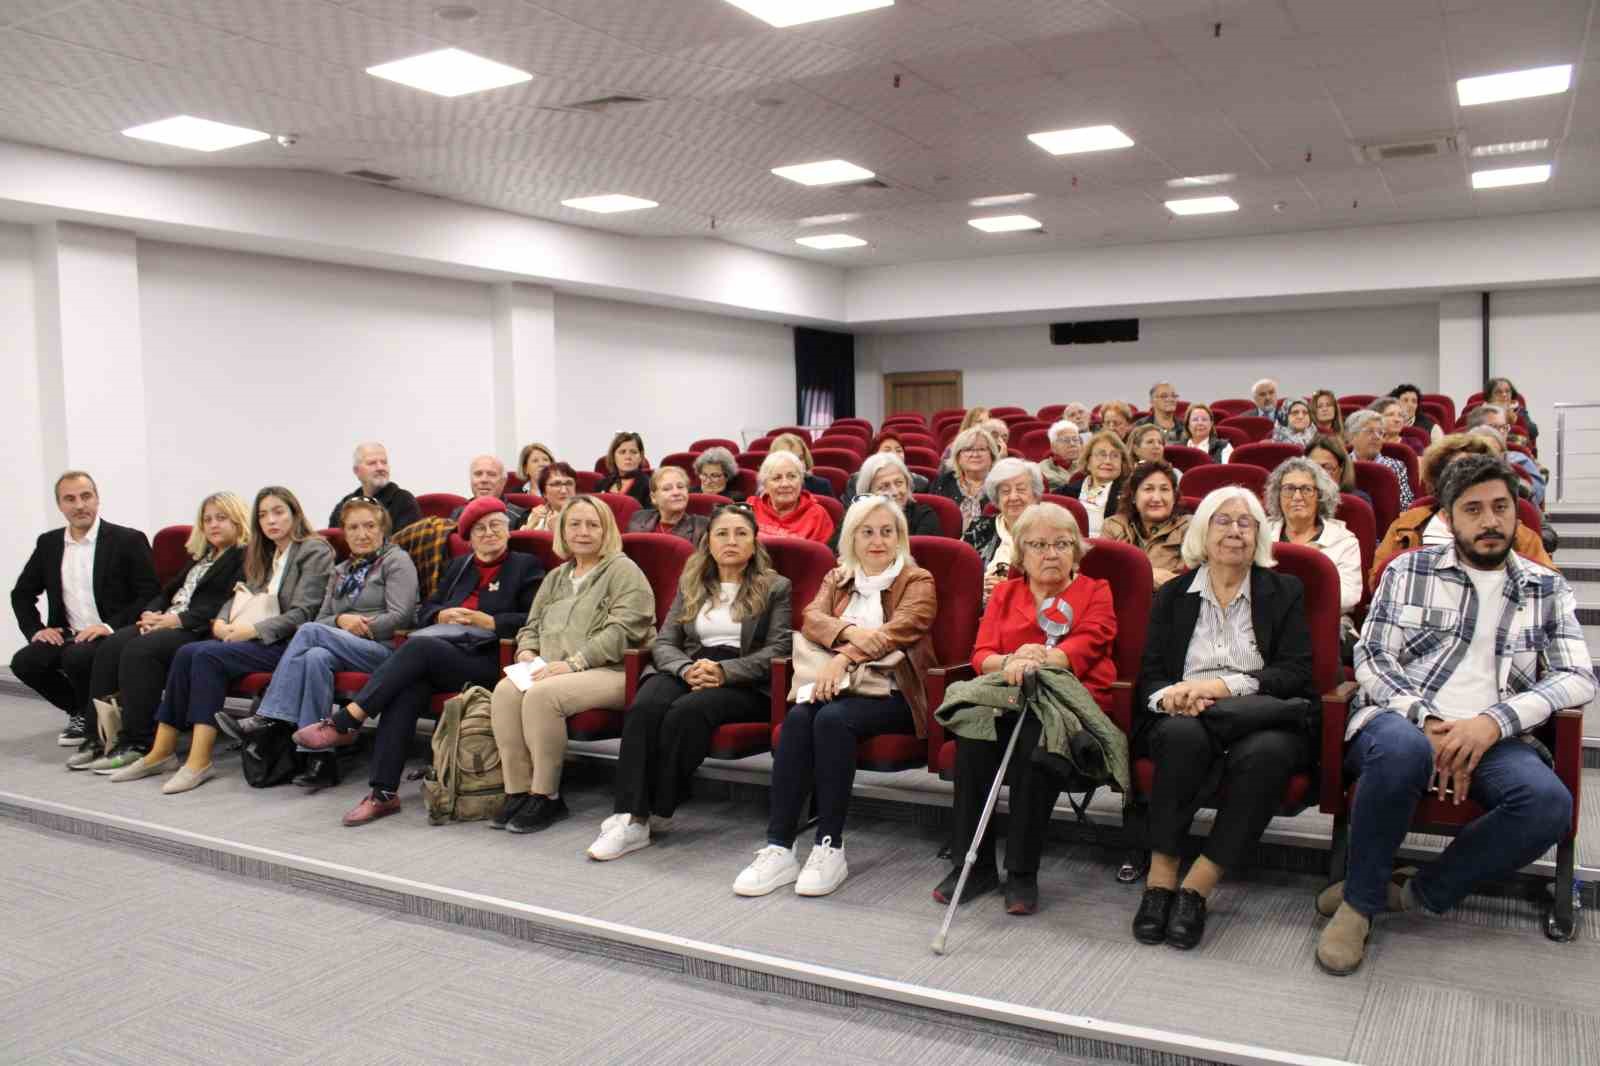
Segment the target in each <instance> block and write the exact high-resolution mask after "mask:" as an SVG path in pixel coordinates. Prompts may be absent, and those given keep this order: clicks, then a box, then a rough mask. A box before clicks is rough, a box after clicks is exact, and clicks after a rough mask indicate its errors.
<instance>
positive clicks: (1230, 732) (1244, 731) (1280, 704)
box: [1199, 693, 1318, 749]
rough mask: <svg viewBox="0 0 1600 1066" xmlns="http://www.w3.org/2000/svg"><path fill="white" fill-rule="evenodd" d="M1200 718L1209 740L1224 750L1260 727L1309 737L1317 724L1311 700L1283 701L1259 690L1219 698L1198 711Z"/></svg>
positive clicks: (1259, 729) (1298, 698)
mask: <svg viewBox="0 0 1600 1066" xmlns="http://www.w3.org/2000/svg"><path fill="white" fill-rule="evenodd" d="M1199 721H1200V724H1201V725H1203V726H1205V728H1206V732H1207V733H1209V734H1210V735H1211V740H1212V742H1213V743H1215V744H1216V745H1217V746H1218V747H1221V748H1224V749H1226V748H1229V747H1232V746H1233V745H1234V744H1235V743H1237V742H1238V741H1239V740H1241V739H1242V738H1244V737H1247V736H1249V735H1250V734H1251V733H1259V732H1261V730H1263V729H1283V730H1288V731H1289V732H1292V733H1303V734H1305V735H1306V736H1308V737H1309V736H1312V734H1313V733H1314V732H1315V731H1316V726H1317V724H1318V722H1317V716H1316V711H1315V708H1313V707H1312V705H1311V701H1310V700H1307V699H1302V698H1300V697H1295V698H1294V699H1287V700H1285V699H1279V698H1278V697H1277V696H1263V695H1261V694H1260V693H1257V694H1256V695H1254V696H1228V697H1225V698H1223V699H1220V700H1218V701H1217V702H1215V703H1213V704H1212V705H1211V706H1209V707H1207V708H1206V709H1205V710H1204V711H1202V712H1201V713H1200V716H1199Z"/></svg>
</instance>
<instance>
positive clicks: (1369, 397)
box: [1339, 392, 1377, 407]
mask: <svg viewBox="0 0 1600 1066" xmlns="http://www.w3.org/2000/svg"><path fill="white" fill-rule="evenodd" d="M1376 399H1377V397H1376V396H1375V395H1373V394H1372V393H1370V392H1352V393H1348V394H1346V395H1344V396H1341V397H1339V402H1340V403H1358V404H1360V405H1361V406H1363V407H1365V406H1366V405H1367V404H1369V403H1371V402H1372V401H1373V400H1376Z"/></svg>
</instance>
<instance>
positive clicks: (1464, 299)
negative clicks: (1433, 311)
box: [1439, 292, 1483, 413]
mask: <svg viewBox="0 0 1600 1066" xmlns="http://www.w3.org/2000/svg"><path fill="white" fill-rule="evenodd" d="M1482 388H1483V297H1482V296H1481V295H1480V294H1479V293H1475V292H1453V293H1450V294H1449V295H1447V296H1443V297H1441V298H1440V300H1439V391H1440V392H1442V393H1444V394H1445V395H1446V396H1449V397H1451V398H1452V399H1454V400H1455V401H1456V407H1457V410H1458V413H1459V409H1460V406H1461V405H1462V404H1463V403H1465V402H1466V399H1467V397H1468V396H1471V395H1472V394H1473V393H1475V392H1477V391H1479V390H1480V389H1482Z"/></svg>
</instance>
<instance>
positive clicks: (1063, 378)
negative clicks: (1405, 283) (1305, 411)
mask: <svg viewBox="0 0 1600 1066" xmlns="http://www.w3.org/2000/svg"><path fill="white" fill-rule="evenodd" d="M1438 337H1439V313H1438V308H1437V306H1436V305H1434V304H1427V305H1416V306H1404V307H1374V308H1362V309H1356V310H1342V311H1292V312H1280V313H1271V314H1237V315H1196V316H1183V317H1175V318H1146V319H1143V320H1142V321H1141V322H1140V323H1139V340H1138V341H1137V342H1135V343H1131V344H1103V345H1071V346H1061V347H1057V346H1055V345H1052V344H1051V343H1050V328H1049V326H1047V325H1044V324H1039V325H1031V326H1007V327H1001V328H992V329H971V330H951V331H945V332H935V333H890V334H874V335H868V336H864V337H858V338H857V340H856V345H857V350H858V351H860V350H861V349H862V348H865V349H867V356H866V359H865V362H867V363H868V364H869V365H873V364H875V365H876V367H877V369H878V370H879V371H880V372H881V373H896V372H904V371H913V370H962V371H964V373H963V379H962V380H963V385H964V390H965V396H964V399H965V402H966V403H967V404H969V405H971V404H986V405H995V404H1016V405H1019V406H1022V407H1026V408H1028V409H1030V410H1036V409H1038V408H1039V407H1042V406H1044V405H1045V404H1047V403H1065V402H1067V401H1069V400H1082V401H1083V402H1085V403H1089V404H1091V405H1092V404H1094V403H1097V402H1099V401H1102V400H1108V399H1125V400H1129V401H1133V400H1138V401H1140V402H1141V403H1143V402H1144V401H1145V397H1146V395H1147V394H1148V390H1149V387H1150V385H1151V383H1153V382H1155V381H1160V380H1166V381H1171V382H1173V383H1174V384H1175V385H1177V387H1178V393H1179V395H1180V396H1183V397H1185V398H1188V399H1204V400H1215V399H1221V398H1223V397H1233V396H1238V397H1248V396H1249V394H1250V391H1249V390H1250V385H1251V383H1252V382H1254V381H1255V380H1256V379H1258V378H1261V377H1269V376H1270V377H1276V378H1277V379H1278V380H1279V382H1280V383H1281V386H1282V391H1281V394H1282V395H1296V394H1298V395H1304V394H1306V393H1309V392H1310V391H1311V390H1313V389H1316V388H1320V387H1324V386H1326V387H1327V388H1331V389H1333V390H1334V391H1335V392H1339V393H1345V392H1373V391H1377V389H1378V386H1380V385H1381V386H1384V387H1386V388H1387V387H1392V386H1393V385H1395V384H1398V383H1400V382H1402V381H1413V382H1416V383H1417V384H1418V385H1421V386H1422V387H1423V388H1424V389H1425V390H1428V391H1432V389H1433V388H1434V385H1435V384H1436V382H1437V379H1438V353H1439V348H1438ZM880 380H881V379H880ZM858 385H859V383H858ZM869 399H870V401H871V402H872V404H874V405H880V404H881V398H880V397H879V396H876V395H875V396H872V397H869ZM863 406H865V405H863Z"/></svg>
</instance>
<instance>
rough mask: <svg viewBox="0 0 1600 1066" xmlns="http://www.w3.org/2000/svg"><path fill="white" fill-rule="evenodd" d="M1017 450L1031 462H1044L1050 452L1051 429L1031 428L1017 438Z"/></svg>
mask: <svg viewBox="0 0 1600 1066" xmlns="http://www.w3.org/2000/svg"><path fill="white" fill-rule="evenodd" d="M1017 450H1018V451H1020V452H1022V454H1023V456H1024V457H1025V458H1026V459H1027V460H1028V461H1029V462H1030V463H1039V462H1043V461H1044V459H1045V458H1046V457H1047V456H1048V455H1049V454H1050V431H1049V430H1048V429H1030V430H1028V431H1027V432H1026V433H1024V434H1022V436H1021V437H1020V438H1018V440H1017Z"/></svg>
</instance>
